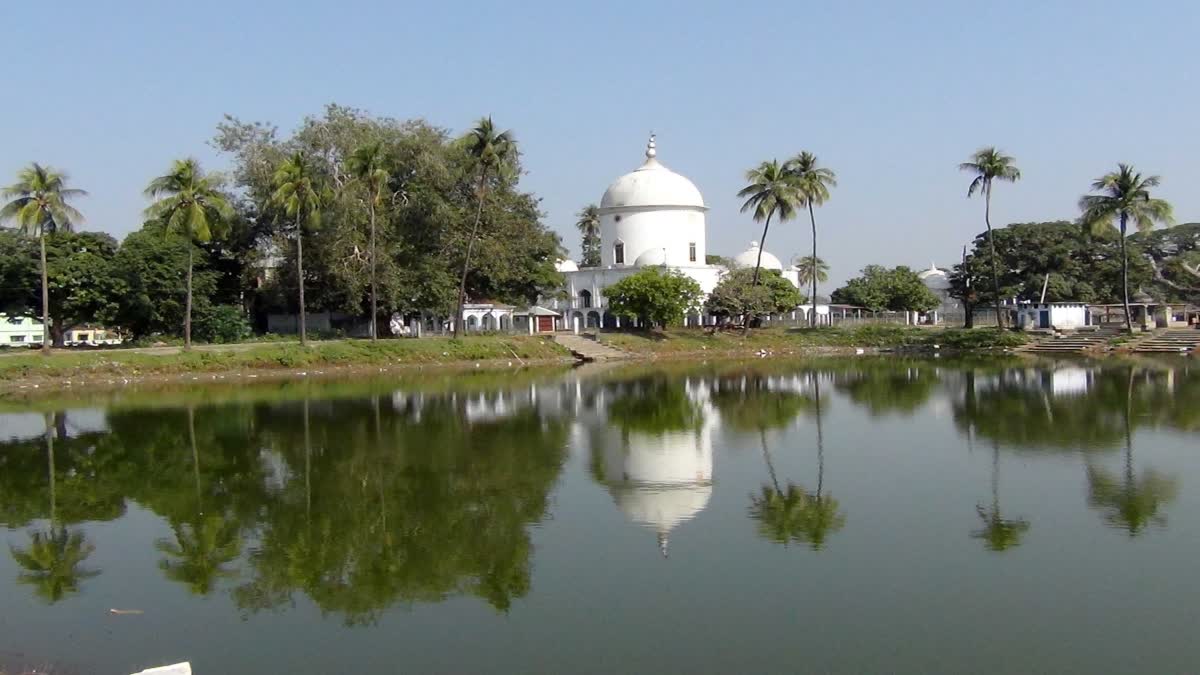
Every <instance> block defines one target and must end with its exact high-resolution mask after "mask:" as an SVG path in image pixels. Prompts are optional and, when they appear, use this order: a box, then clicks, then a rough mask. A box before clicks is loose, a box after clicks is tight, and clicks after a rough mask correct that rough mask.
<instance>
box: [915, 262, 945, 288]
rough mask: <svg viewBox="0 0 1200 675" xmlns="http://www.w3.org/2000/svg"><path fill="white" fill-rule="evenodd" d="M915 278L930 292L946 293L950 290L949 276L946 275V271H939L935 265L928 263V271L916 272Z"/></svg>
mask: <svg viewBox="0 0 1200 675" xmlns="http://www.w3.org/2000/svg"><path fill="white" fill-rule="evenodd" d="M917 278H918V279H920V280H921V281H922V282H923V283H924V284H925V287H926V288H928V289H929V290H931V291H946V290H949V289H950V275H949V274H947V273H946V270H943V269H939V268H938V266H937V265H934V264H932V263H930V265H929V269H927V270H921V271H920V272H917Z"/></svg>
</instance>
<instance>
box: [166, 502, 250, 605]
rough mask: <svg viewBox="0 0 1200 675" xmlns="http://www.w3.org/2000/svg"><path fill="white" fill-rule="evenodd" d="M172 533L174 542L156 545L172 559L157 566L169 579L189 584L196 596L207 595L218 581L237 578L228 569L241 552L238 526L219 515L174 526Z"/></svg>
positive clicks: (201, 517) (199, 518) (234, 573)
mask: <svg viewBox="0 0 1200 675" xmlns="http://www.w3.org/2000/svg"><path fill="white" fill-rule="evenodd" d="M171 530H172V532H174V534H175V540H174V541H171V540H168V539H160V540H159V541H158V542H156V543H155V548H157V549H158V550H159V552H161V553H163V554H164V555H166V556H168V557H169V558H168V559H164V560H160V561H159V563H158V566H159V569H161V570H162V571H163V573H164V574H165V575H166V577H167V578H168V579H170V580H171V581H177V582H179V583H182V584H184V585H186V586H187V587H188V589H189V590H191V592H192V593H195V594H196V595H208V594H209V593H211V592H212V590H213V588H214V587H215V585H216V581H217V579H220V578H222V577H233V576H236V575H237V573H236V572H234V571H232V570H230V569H228V568H227V567H226V565H227V564H228V563H231V562H233V561H234V560H237V557H238V555H239V554H240V553H241V538H240V533H239V532H238V527H237V524H236V523H233V522H231V521H227V520H225V518H223V517H221V516H219V515H210V516H200V517H198V518H197V519H196V520H195V521H194V522H190V523H177V524H174V525H172V526H171Z"/></svg>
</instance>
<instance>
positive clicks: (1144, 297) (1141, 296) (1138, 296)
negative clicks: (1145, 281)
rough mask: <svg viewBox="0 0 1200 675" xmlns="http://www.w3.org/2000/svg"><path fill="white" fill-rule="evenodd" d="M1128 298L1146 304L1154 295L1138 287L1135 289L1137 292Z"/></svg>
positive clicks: (1150, 302) (1150, 301)
mask: <svg viewBox="0 0 1200 675" xmlns="http://www.w3.org/2000/svg"><path fill="white" fill-rule="evenodd" d="M1130 300H1133V301H1134V302H1136V303H1138V304H1140V305H1148V304H1152V303H1153V302H1154V296H1152V295H1150V294H1149V293H1147V292H1146V291H1144V290H1142V289H1140V288H1139V289H1137V292H1136V293H1134V294H1133V297H1132V298H1130Z"/></svg>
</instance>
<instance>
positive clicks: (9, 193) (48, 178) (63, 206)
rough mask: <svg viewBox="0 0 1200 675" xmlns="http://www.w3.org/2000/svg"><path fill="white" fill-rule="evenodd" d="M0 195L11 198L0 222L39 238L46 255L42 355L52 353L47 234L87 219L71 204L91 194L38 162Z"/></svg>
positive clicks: (68, 227) (42, 252)
mask: <svg viewBox="0 0 1200 675" xmlns="http://www.w3.org/2000/svg"><path fill="white" fill-rule="evenodd" d="M0 194H2V195H3V197H4V199H11V200H12V201H10V202H8V203H7V204H5V205H4V206H3V208H0V222H5V221H8V220H15V221H16V222H17V227H19V228H20V229H21V230H22V231H24V233H25V234H26V235H27V236H30V237H37V240H38V244H39V246H40V247H41V255H42V352H44V353H49V351H50V281H49V278H48V274H47V273H46V234H47V233H51V234H53V233H54V232H58V231H64V232H70V231H71V228H72V227H74V225H75V224H76V223H78V222H81V221H82V220H83V214H81V213H80V212H79V211H78V210H76V209H75V207H73V206H71V205H70V204H68V203H67V202H69V201H70V200H72V199H74V198H76V197H83V196H86V195H87V192H84V191H83V190H79V189H75V188H69V187H67V174H65V173H63V172H60V171H55V170H54V169H51V168H50V167H48V166H42V165H41V164H38V163H36V162H35V163H33V164H30V165H29V166H28V167H26V168H24V169H21V171H20V172H19V173H18V174H17V182H16V183H13V184H12V185H10V186H8V187H6V188H4V190H3V191H2V192H0Z"/></svg>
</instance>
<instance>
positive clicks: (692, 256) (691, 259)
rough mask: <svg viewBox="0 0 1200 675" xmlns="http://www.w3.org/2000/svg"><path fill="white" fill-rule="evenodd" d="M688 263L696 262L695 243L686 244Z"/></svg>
mask: <svg viewBox="0 0 1200 675" xmlns="http://www.w3.org/2000/svg"><path fill="white" fill-rule="evenodd" d="M688 261H689V262H696V242H694V241H693V242H691V243H689V244H688Z"/></svg>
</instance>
